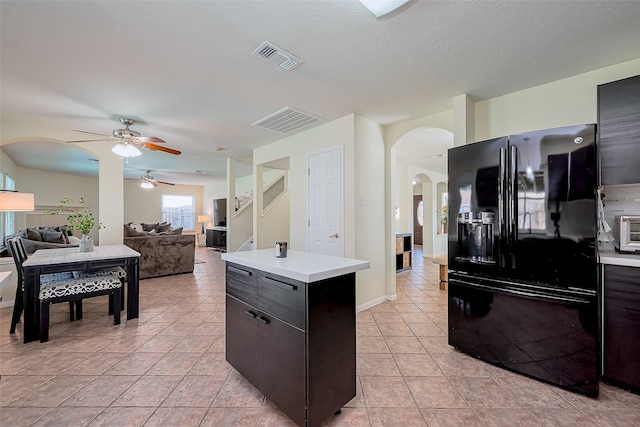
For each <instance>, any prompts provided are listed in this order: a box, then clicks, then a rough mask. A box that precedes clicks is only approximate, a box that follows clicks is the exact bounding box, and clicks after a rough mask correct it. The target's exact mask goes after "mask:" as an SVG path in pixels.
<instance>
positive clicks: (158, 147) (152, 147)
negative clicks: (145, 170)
mask: <svg viewBox="0 0 640 427" xmlns="http://www.w3.org/2000/svg"><path fill="white" fill-rule="evenodd" d="M142 148H146V149H147V150H156V151H164V152H165V153H169V154H175V155H176V156H178V155H180V154H182V151H178V150H174V149H173V148H168V147H163V146H161V145H156V144H152V143H150V142H146V143H144V144H142Z"/></svg>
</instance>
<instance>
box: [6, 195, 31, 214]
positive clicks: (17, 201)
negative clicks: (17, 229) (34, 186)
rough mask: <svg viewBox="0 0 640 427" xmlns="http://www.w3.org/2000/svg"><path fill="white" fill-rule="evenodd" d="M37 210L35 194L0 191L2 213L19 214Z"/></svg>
mask: <svg viewBox="0 0 640 427" xmlns="http://www.w3.org/2000/svg"><path fill="white" fill-rule="evenodd" d="M34 209H35V203H34V198H33V194H31V193H18V192H16V191H0V211H4V212H18V211H32V210H34Z"/></svg>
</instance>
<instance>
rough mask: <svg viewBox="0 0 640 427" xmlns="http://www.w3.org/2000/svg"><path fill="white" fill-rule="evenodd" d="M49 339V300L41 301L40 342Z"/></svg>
mask: <svg viewBox="0 0 640 427" xmlns="http://www.w3.org/2000/svg"><path fill="white" fill-rule="evenodd" d="M47 341H49V302H48V301H42V300H41V301H40V342H47Z"/></svg>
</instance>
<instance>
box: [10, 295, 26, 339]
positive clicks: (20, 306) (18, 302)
mask: <svg viewBox="0 0 640 427" xmlns="http://www.w3.org/2000/svg"><path fill="white" fill-rule="evenodd" d="M23 310H24V293H23V292H22V286H20V283H18V289H16V299H15V301H14V302H13V316H12V317H11V329H10V331H9V333H10V334H15V332H16V324H17V323H18V322H20V316H21V315H22V311H23Z"/></svg>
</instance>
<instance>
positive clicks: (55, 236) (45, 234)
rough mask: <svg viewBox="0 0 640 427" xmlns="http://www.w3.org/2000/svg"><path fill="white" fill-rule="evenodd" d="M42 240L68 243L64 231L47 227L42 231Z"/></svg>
mask: <svg viewBox="0 0 640 427" xmlns="http://www.w3.org/2000/svg"><path fill="white" fill-rule="evenodd" d="M42 241H43V242H48V243H66V241H65V239H64V236H63V235H62V231H56V230H54V229H53V228H47V229H45V230H43V231H42Z"/></svg>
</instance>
